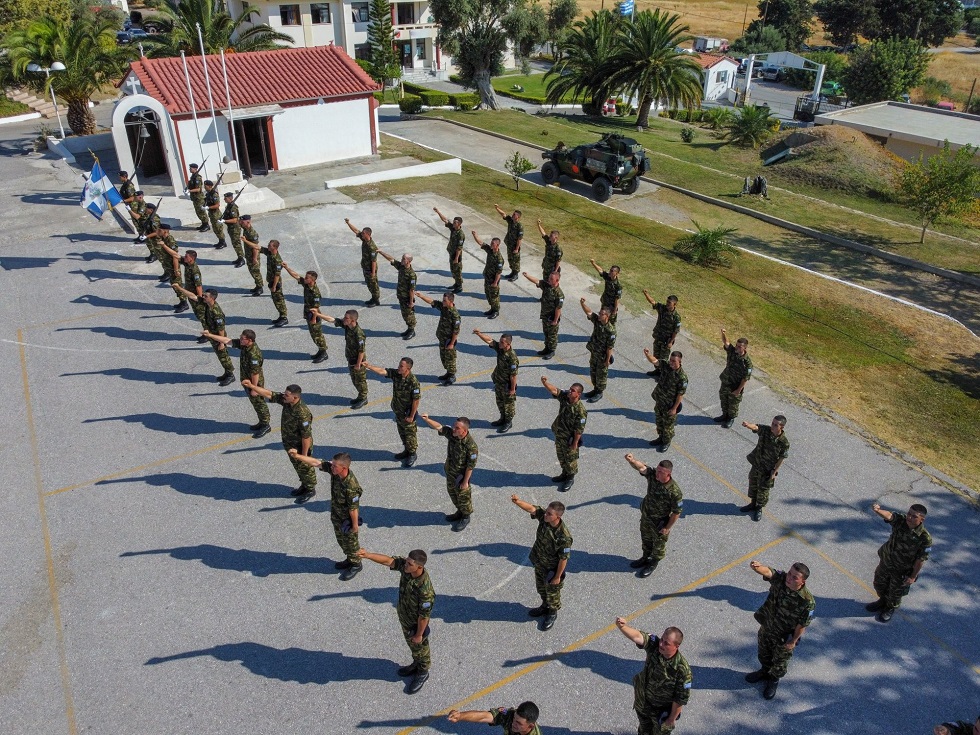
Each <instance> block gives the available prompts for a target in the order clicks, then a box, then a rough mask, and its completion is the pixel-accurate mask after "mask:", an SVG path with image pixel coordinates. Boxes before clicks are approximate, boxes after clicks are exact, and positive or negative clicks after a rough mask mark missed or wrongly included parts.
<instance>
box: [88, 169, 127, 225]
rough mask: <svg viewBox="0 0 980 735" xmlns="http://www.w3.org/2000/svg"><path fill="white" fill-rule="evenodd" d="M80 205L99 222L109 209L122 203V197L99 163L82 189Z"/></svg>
mask: <svg viewBox="0 0 980 735" xmlns="http://www.w3.org/2000/svg"><path fill="white" fill-rule="evenodd" d="M78 203H79V204H80V205H81V206H82V207H83V208H84V209H87V210H88V211H89V212H91V213H92V216H94V217H95V218H96V219H97V220H101V219H102V215H103V214H104V213H105V211H106V210H107V209H109V208H110V207H115V206H116V205H117V204H121V203H122V197H121V196H119V192H118V191H116V187H115V186H113V185H112V182H111V181H109V177H108V176H106V175H105V171H103V170H102V166H100V165H99V162H98V161H96V162H95V165H94V166H92V173H91V174H90V175H89V177H88V181H86V182H85V186H84V187H83V188H82V197H81V199H79V201H78Z"/></svg>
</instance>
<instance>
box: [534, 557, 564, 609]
mask: <svg viewBox="0 0 980 735" xmlns="http://www.w3.org/2000/svg"><path fill="white" fill-rule="evenodd" d="M554 574H555V570H554V569H542V568H541V567H539V566H535V567H534V588H535V589H536V590H537V591H538V594H539V595H541V602H542V604H543V605H544V606H545V607H546V608H548V609H549V610H555V611H558V610H561V588H562V587H564V586H565V575H564V574H563V575H562V578H561V582H559V583H558V584H551V583H549V581H548V579H549V578H554Z"/></svg>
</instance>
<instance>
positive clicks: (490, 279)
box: [473, 230, 504, 319]
mask: <svg viewBox="0 0 980 735" xmlns="http://www.w3.org/2000/svg"><path fill="white" fill-rule="evenodd" d="M473 239H474V240H476V244H477V245H479V246H480V250H482V251H483V252H485V253H486V254H487V263H486V265H485V266H483V293H484V294H485V295H486V297H487V303H488V304H489V305H490V309H489V310H487V311H485V312H483V316H485V317H486V318H487V319H496V318H497V317H498V316H499V315H500V277H501V276H502V275H503V273H504V256H503V255H501V254H500V238H499V237H495V238H493V239H492V240H490V244H489V245H487V244H486V243H485V242H483V241H482V240H481V239H480V236H479V235H477V234H476V230H473Z"/></svg>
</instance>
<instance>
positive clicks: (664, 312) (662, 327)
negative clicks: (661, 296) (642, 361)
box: [653, 303, 681, 362]
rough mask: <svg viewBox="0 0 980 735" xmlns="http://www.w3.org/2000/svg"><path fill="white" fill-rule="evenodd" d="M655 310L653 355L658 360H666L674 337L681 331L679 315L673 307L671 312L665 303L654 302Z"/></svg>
mask: <svg viewBox="0 0 980 735" xmlns="http://www.w3.org/2000/svg"><path fill="white" fill-rule="evenodd" d="M653 308H654V310H655V311H656V312H657V324H656V326H654V328H653V356H654V357H656V358H657V359H658V360H660V362H667V359H668V358H669V357H670V349H671V347H672V346H673V342H674V338H675V337H676V336H677V333H678V332H680V331H681V315H680V313H679V312H678V311H677V309H676V308H675V309H674V311H673V312H671V311H669V310H668V309H667V305H666V304H660V303H657V304H654V305H653Z"/></svg>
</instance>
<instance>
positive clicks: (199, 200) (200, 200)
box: [187, 163, 211, 232]
mask: <svg viewBox="0 0 980 735" xmlns="http://www.w3.org/2000/svg"><path fill="white" fill-rule="evenodd" d="M188 168H190V170H191V176H190V178H189V179H187V193H188V194H190V197H191V203H192V204H193V205H194V214H196V215H197V218H198V219H199V220H201V226H200V227H198V228H197V231H198V232H207V231H208V230H209V229H211V226H210V225H209V224H208V211H207V210H206V209H205V208H204V179H203V178H201V174H199V173H198V172H197V170H198V168H200V167H199V166H198V165H197V164H196V163H192V164H191V165H190V166H189V167H188Z"/></svg>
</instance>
